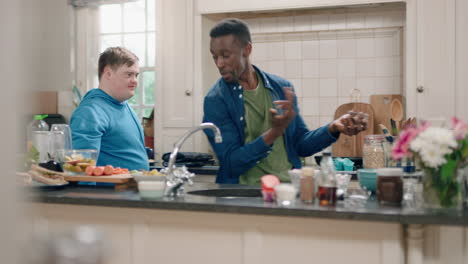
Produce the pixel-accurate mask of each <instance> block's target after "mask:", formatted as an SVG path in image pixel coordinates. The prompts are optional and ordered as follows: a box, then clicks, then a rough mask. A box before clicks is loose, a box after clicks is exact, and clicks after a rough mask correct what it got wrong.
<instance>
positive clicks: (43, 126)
mask: <svg viewBox="0 0 468 264" xmlns="http://www.w3.org/2000/svg"><path fill="white" fill-rule="evenodd" d="M47 116H48V115H34V118H33V120H32V121H31V123H29V124H28V127H27V136H28V149H30V148H31V147H32V143H33V132H34V131H49V125H48V124H47V123H46V122H45V121H44V120H43V119H44V118H46V117H47Z"/></svg>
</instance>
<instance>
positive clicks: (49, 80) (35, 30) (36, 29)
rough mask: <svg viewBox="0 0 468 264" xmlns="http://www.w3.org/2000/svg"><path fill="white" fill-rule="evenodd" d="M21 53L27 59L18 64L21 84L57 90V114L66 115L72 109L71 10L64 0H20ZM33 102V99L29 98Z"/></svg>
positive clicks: (38, 89) (35, 88) (39, 89)
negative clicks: (20, 70)
mask: <svg viewBox="0 0 468 264" xmlns="http://www.w3.org/2000/svg"><path fill="white" fill-rule="evenodd" d="M20 3H21V4H20V5H21V12H22V13H23V15H22V16H21V20H20V23H21V25H22V28H23V31H22V34H21V44H22V45H24V47H22V49H21V52H22V54H23V55H24V56H25V58H28V59H27V60H26V61H25V62H24V63H23V64H22V65H21V67H22V68H23V70H22V79H23V81H24V82H25V85H26V86H28V87H29V88H31V89H33V90H36V91H57V92H58V96H59V109H58V110H59V113H63V114H64V115H65V116H66V117H67V118H68V117H69V116H70V115H71V112H72V111H73V109H74V108H73V106H72V104H71V102H72V98H71V89H72V81H73V74H72V66H71V64H72V61H71V54H72V46H71V42H72V36H73V28H72V26H73V24H72V23H71V22H72V18H71V15H72V12H71V11H72V10H71V7H70V6H69V5H68V1H64V0H41V1H32V0H24V1H22V2H20ZM31 100H32V102H34V98H31Z"/></svg>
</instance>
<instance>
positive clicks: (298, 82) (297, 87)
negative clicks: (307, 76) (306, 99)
mask: <svg viewBox="0 0 468 264" xmlns="http://www.w3.org/2000/svg"><path fill="white" fill-rule="evenodd" d="M288 80H289V82H291V84H292V85H293V87H294V93H296V96H297V97H300V98H302V97H303V96H302V79H292V78H290V79H288Z"/></svg>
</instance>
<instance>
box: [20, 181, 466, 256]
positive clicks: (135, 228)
mask: <svg viewBox="0 0 468 264" xmlns="http://www.w3.org/2000/svg"><path fill="white" fill-rule="evenodd" d="M217 187H219V185H216V184H212V183H195V184H194V185H193V186H189V187H188V188H187V191H193V190H199V189H206V188H217ZM222 187H236V188H238V187H239V185H230V186H227V185H225V186H222ZM241 188H252V187H246V186H244V187H241ZM27 193H28V198H29V201H31V202H29V203H28V205H30V206H31V208H30V210H28V212H30V213H31V215H30V216H29V217H26V218H25V220H26V221H30V223H31V227H30V228H31V230H36V229H38V230H44V227H47V228H46V230H47V232H50V233H55V232H62V231H66V230H70V229H72V228H75V227H76V226H79V225H93V226H98V227H99V228H100V229H101V230H103V231H104V232H105V233H106V236H107V238H108V239H107V240H106V241H109V243H110V244H109V245H112V248H114V249H115V250H114V251H113V252H112V254H111V255H109V262H106V263H113V264H128V263H133V264H143V263H148V260H149V259H157V260H158V262H161V263H193V261H194V260H204V261H203V263H233V264H234V263H236V264H237V263H270V264H283V263H285V261H287V262H297V263H299V262H304V260H310V259H313V260H314V262H315V261H316V262H326V263H337V264H338V263H346V262H349V261H350V260H351V263H354V262H356V263H357V262H359V263H372V264H375V263H380V264H388V263H392V264H393V263H399V264H422V263H425V260H427V259H431V263H441V264H442V263H465V262H460V261H457V260H458V259H462V257H463V252H468V245H467V244H466V243H464V242H463V241H466V240H467V239H468V227H467V223H468V217H467V215H466V213H465V212H461V213H456V212H453V211H450V210H433V211H431V210H411V209H409V208H405V207H403V208H400V207H384V206H380V205H379V204H378V203H377V202H376V201H375V200H368V201H367V203H366V204H365V205H363V206H361V207H349V206H347V205H346V206H345V204H343V203H340V204H338V205H337V206H336V207H320V206H318V205H316V204H315V205H306V204H302V203H301V202H299V201H298V202H296V204H295V205H294V206H291V207H287V208H285V207H279V206H277V205H276V204H274V203H265V202H263V200H262V198H260V197H259V198H215V197H206V196H200V195H191V194H186V195H185V196H184V197H181V198H176V199H169V198H159V199H154V200H143V199H141V197H140V195H139V193H138V192H137V191H136V190H125V191H115V190H114V189H113V188H112V187H103V186H98V187H92V186H67V187H66V188H63V189H57V190H52V191H34V192H31V190H28V192H27ZM106 243H107V242H106ZM337 252H339V254H336V253H337ZM434 252H436V253H434ZM363 256H365V257H364V258H363ZM312 257H313V258H312ZM353 260H355V261H353ZM357 260H359V261H357ZM196 263H200V262H196Z"/></svg>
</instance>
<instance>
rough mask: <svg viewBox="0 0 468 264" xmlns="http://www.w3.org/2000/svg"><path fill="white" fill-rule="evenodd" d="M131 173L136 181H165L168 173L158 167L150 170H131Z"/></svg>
mask: <svg viewBox="0 0 468 264" xmlns="http://www.w3.org/2000/svg"><path fill="white" fill-rule="evenodd" d="M130 174H131V175H132V176H133V179H135V181H137V182H140V181H165V180H166V174H164V173H161V172H159V171H158V170H156V169H153V170H150V171H144V170H142V171H131V172H130Z"/></svg>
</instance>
